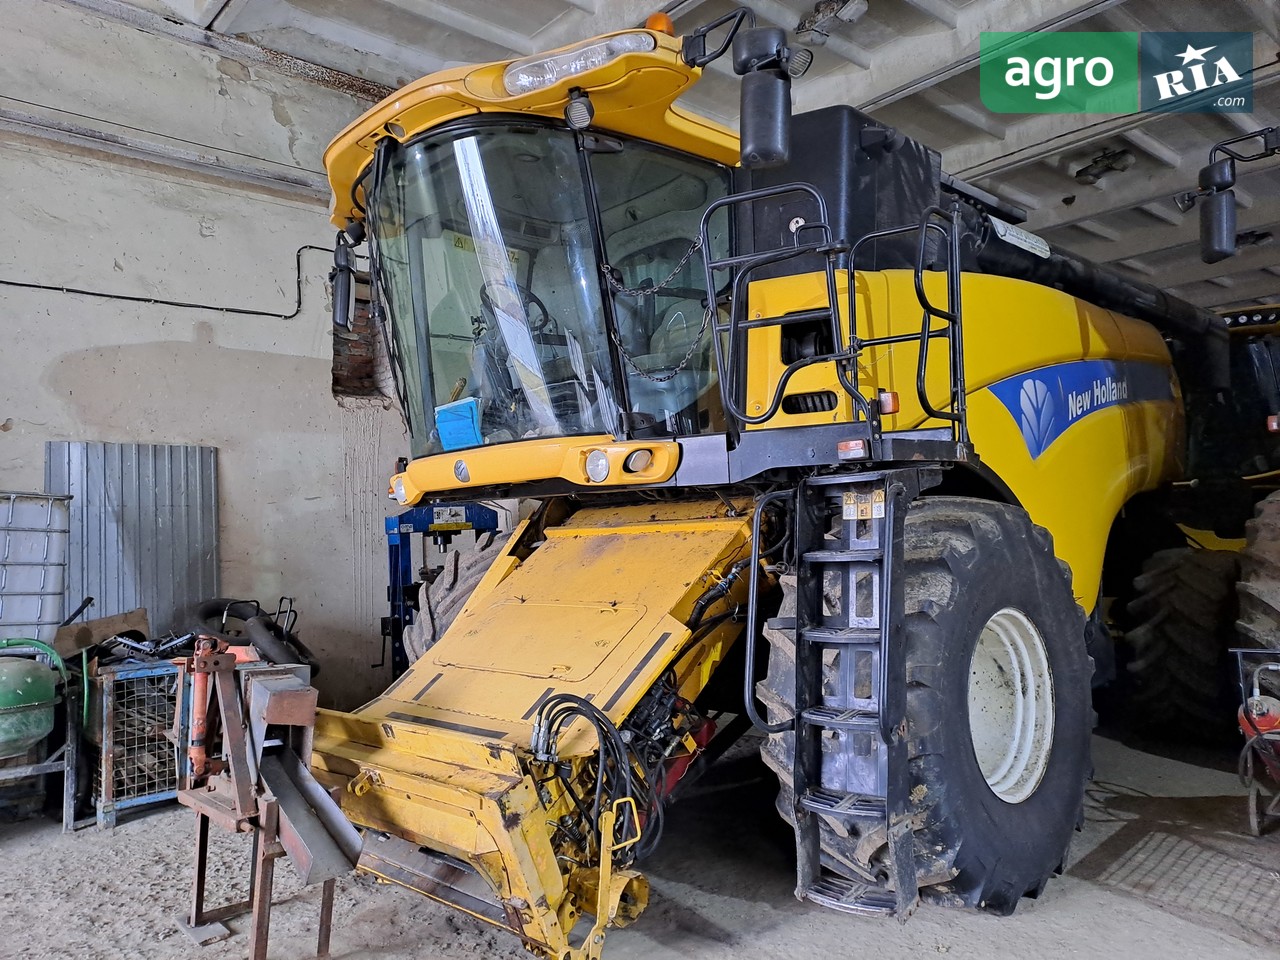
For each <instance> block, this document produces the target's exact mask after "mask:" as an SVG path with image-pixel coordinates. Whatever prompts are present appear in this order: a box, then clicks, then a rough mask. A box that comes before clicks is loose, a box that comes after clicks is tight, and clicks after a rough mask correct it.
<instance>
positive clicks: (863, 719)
mask: <svg viewBox="0 0 1280 960" xmlns="http://www.w3.org/2000/svg"><path fill="white" fill-rule="evenodd" d="M800 716H801V717H802V718H803V719H804V722H805V723H809V724H812V725H813V726H815V727H826V728H827V729H829V730H859V731H862V732H864V733H878V732H879V731H880V715H879V714H877V713H872V712H870V711H869V710H842V709H839V708H838V707H810V708H809V709H808V710H804V711H802V712H801V714H800Z"/></svg>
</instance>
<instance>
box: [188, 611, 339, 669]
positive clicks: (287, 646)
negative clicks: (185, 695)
mask: <svg viewBox="0 0 1280 960" xmlns="http://www.w3.org/2000/svg"><path fill="white" fill-rule="evenodd" d="M224 617H225V618H228V619H232V620H240V621H241V622H243V623H244V633H242V634H234V633H226V632H224V631H222V630H220V629H217V628H214V627H211V626H210V625H209V624H210V621H216V622H217V623H218V625H219V626H221V625H222V621H223V619H224ZM192 619H193V620H194V623H192V625H191V627H190V630H191V632H192V633H195V634H197V635H199V636H205V637H213V638H214V639H215V640H221V641H222V642H223V643H225V644H227V645H228V646H239V647H243V646H248V645H252V646H253V647H254V648H255V649H256V650H257V651H258V652H259V653H261V654H262V655H263V656H264V657H266V658H267V659H268V660H270V661H271V662H272V663H304V664H306V665H307V666H308V667H310V668H311V676H312V677H315V676H318V675H319V673H320V663H319V661H318V660H317V659H316V657H315V654H313V653H312V652H311V651H310V650H309V649H308V648H307V646H306V644H304V643H303V642H302V641H301V640H299V639H298V638H297V636H296V635H294V634H293V633H290V632H288V631H286V630H285V629H284V627H283V626H282V625H281V624H278V623H276V622H275V621H274V620H273V619H272V618H271V617H269V616H267V615H266V614H264V613H263V612H262V605H261V604H259V603H258V602H257V601H255V600H234V599H230V598H228V597H214V598H213V599H211V600H205V601H204V602H202V603H199V604H197V605H196V606H195V608H194V610H193V612H192Z"/></svg>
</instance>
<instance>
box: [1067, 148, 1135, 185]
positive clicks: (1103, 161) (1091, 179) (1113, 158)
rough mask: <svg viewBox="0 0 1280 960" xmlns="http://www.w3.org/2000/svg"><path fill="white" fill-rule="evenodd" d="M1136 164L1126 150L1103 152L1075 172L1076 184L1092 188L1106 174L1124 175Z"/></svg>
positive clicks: (1132, 156)
mask: <svg viewBox="0 0 1280 960" xmlns="http://www.w3.org/2000/svg"><path fill="white" fill-rule="evenodd" d="M1136 162H1137V158H1136V157H1135V156H1134V155H1133V154H1132V153H1130V152H1129V151H1128V150H1104V151H1103V152H1102V153H1100V154H1098V155H1097V156H1096V157H1094V158H1093V160H1092V161H1090V162H1089V163H1087V164H1085V165H1084V166H1083V167H1081V168H1080V169H1079V170H1077V171H1076V172H1075V178H1076V182H1077V183H1083V184H1085V185H1086V186H1092V185H1093V184H1095V183H1097V182H1098V181H1099V180H1101V179H1102V178H1103V177H1104V176H1106V175H1107V174H1108V173H1111V172H1113V171H1114V172H1115V173H1124V171H1126V170H1128V169H1129V168H1130V167H1132V166H1133V165H1134V163H1136Z"/></svg>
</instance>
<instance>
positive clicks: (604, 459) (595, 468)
mask: <svg viewBox="0 0 1280 960" xmlns="http://www.w3.org/2000/svg"><path fill="white" fill-rule="evenodd" d="M587 479H588V480H590V481H591V482H592V483H604V482H605V481H606V480H608V479H609V455H608V454H607V453H605V452H604V451H603V450H592V451H591V452H590V453H588V454H587Z"/></svg>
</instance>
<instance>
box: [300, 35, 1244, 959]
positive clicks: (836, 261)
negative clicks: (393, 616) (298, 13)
mask: <svg viewBox="0 0 1280 960" xmlns="http://www.w3.org/2000/svg"><path fill="white" fill-rule="evenodd" d="M663 20H664V18H661V17H659V18H657V19H655V20H652V21H651V22H650V24H649V25H647V26H646V27H645V28H643V29H636V30H628V31H623V32H620V33H614V34H609V35H606V36H603V37H599V38H596V39H594V40H590V41H587V42H585V43H581V44H577V45H575V46H572V47H567V48H564V49H561V50H556V51H552V52H550V53H547V54H545V55H540V56H536V57H530V58H527V59H523V60H518V61H514V62H503V63H493V64H487V65H483V66H476V67H463V68H458V69H453V70H449V71H445V72H442V73H438V74H434V75H432V76H429V77H426V78H424V79H422V80H420V81H418V82H416V83H413V84H411V85H409V86H408V87H406V88H405V89H403V90H401V91H399V92H398V93H396V94H395V95H393V96H392V97H390V98H388V99H387V100H385V101H384V102H382V103H381V104H379V105H378V106H377V107H375V108H374V109H373V110H371V111H370V112H369V113H368V114H366V115H365V116H363V117H361V118H360V119H359V120H358V121H356V122H355V123H354V124H352V125H351V126H350V127H349V128H348V129H346V130H345V131H344V132H343V133H342V134H341V135H340V136H339V137H338V138H337V140H335V142H334V143H333V144H332V146H331V147H330V148H329V150H328V152H327V154H326V156H325V162H326V166H327V168H328V171H329V176H330V180H331V183H332V186H333V191H334V221H335V223H336V224H337V225H338V226H339V227H340V228H341V232H340V234H339V238H340V244H339V250H338V266H337V269H336V271H335V278H336V284H335V286H336V289H337V292H338V296H337V297H336V298H335V299H336V302H337V311H338V315H339V319H342V318H343V310H344V308H345V302H344V296H343V291H344V290H346V289H348V287H349V283H350V266H349V265H350V248H351V246H353V245H354V244H356V243H359V242H362V241H363V240H364V239H366V238H367V239H368V241H369V243H370V246H369V253H370V258H371V271H372V276H373V286H374V289H375V291H376V305H375V310H376V312H377V315H378V316H379V317H380V318H381V320H382V321H383V323H384V325H385V330H386V331H387V337H388V343H389V346H390V350H391V354H392V359H393V361H394V365H395V369H396V373H397V380H398V386H399V391H400V399H401V402H402V405H403V408H404V412H405V416H406V418H407V422H408V425H409V430H410V435H411V440H412V453H413V459H412V461H411V462H408V463H407V466H406V467H405V468H404V469H403V470H402V471H401V472H399V473H398V474H396V476H394V477H393V478H392V480H391V484H390V489H391V494H392V496H393V497H394V498H395V499H396V500H397V501H399V502H400V503H401V504H418V503H442V504H456V503H459V502H462V501H469V500H475V499H485V498H493V497H528V498H535V499H537V500H538V501H539V502H540V506H539V507H538V509H537V510H536V512H535V513H534V514H533V515H532V516H531V517H530V518H529V519H528V520H526V521H524V522H523V523H521V524H520V525H519V526H518V528H517V529H516V530H515V531H514V532H513V533H512V535H511V536H510V538H509V539H508V540H506V541H505V543H503V544H502V545H500V546H495V547H493V548H492V549H491V550H490V551H489V552H488V553H487V554H484V555H483V556H481V559H483V560H485V561H486V562H488V561H491V565H489V566H488V568H487V572H485V573H484V575H483V577H482V579H480V580H479V584H478V586H476V587H475V589H474V592H473V593H471V595H470V596H469V598H468V599H467V600H466V602H465V604H464V605H462V607H461V611H460V613H459V614H458V615H457V618H456V619H455V620H453V622H452V624H451V625H448V626H447V629H443V631H442V632H440V631H437V632H438V633H439V638H438V639H437V640H435V642H434V643H433V644H432V645H430V646H429V648H428V649H426V651H425V653H424V654H423V655H422V656H421V657H420V658H419V659H417V661H416V662H415V663H413V664H412V665H411V666H410V667H409V669H408V670H407V671H406V672H404V673H403V675H401V676H399V677H398V679H397V680H396V681H395V683H394V684H393V685H392V686H391V688H390V689H388V690H387V692H386V693H384V694H383V695H382V696H381V697H378V698H377V699H376V700H374V701H373V702H371V703H369V704H367V705H366V706H364V707H362V708H361V709H360V710H358V711H356V712H355V713H351V714H342V713H323V712H322V715H321V717H320V719H319V721H318V723H317V728H316V739H315V756H314V766H315V769H316V772H317V775H318V776H319V777H321V778H322V779H324V780H325V781H326V782H328V783H330V784H331V785H333V786H340V787H341V788H342V793H341V797H342V800H341V802H342V806H343V808H344V810H345V811H346V812H347V814H348V816H349V817H350V818H351V819H352V820H353V821H354V822H355V823H356V824H358V825H360V826H361V827H362V828H364V830H365V845H364V853H363V855H362V857H361V861H360V865H361V868H362V869H364V870H366V871H368V872H370V873H373V874H376V875H378V876H380V877H383V878H385V879H387V880H391V881H394V882H397V883H401V884H404V885H405V886H408V887H411V888H413V889H416V890H419V891H421V892H422V893H424V894H426V895H428V896H431V897H433V898H436V899H438V900H441V901H443V902H445V903H449V904H452V905H453V906H455V907H458V908H460V909H462V910H465V911H467V912H468V913H471V914H473V915H475V916H477V917H480V918H482V919H485V920H488V921H491V922H493V923H495V924H497V925H499V926H502V927H504V928H507V929H509V930H511V931H512V932H514V933H515V934H516V935H517V936H519V937H521V938H522V939H523V941H524V943H525V944H526V945H527V946H528V947H529V949H531V950H532V951H534V952H535V953H538V954H541V955H544V956H547V957H554V958H557V960H560V958H580V957H595V956H597V955H598V954H599V952H600V949H601V945H602V943H603V940H604V936H605V930H606V928H607V927H610V926H622V925H624V924H625V923H628V922H630V921H632V920H634V919H635V918H636V917H637V916H638V915H639V914H640V912H641V911H642V910H643V908H644V906H645V903H646V900H647V883H646V880H645V878H644V876H643V875H642V874H641V873H640V872H639V871H638V870H637V869H636V865H637V863H639V862H640V861H642V859H643V857H644V855H645V854H646V853H648V852H649V851H650V850H652V849H653V848H654V846H655V844H656V843H657V842H658V838H659V837H660V835H661V831H662V823H663V817H664V811H665V810H666V807H667V803H668V801H669V799H670V798H671V796H672V795H673V793H675V792H676V791H678V789H679V787H680V784H681V782H682V780H683V781H686V782H687V780H688V779H690V778H692V777H693V776H694V775H695V774H696V771H697V769H698V767H699V766H700V765H702V764H704V763H706V762H709V761H710V760H711V759H712V758H714V757H715V756H717V755H718V754H719V753H721V752H722V751H723V749H724V747H725V745H726V744H727V743H728V742H730V741H731V740H732V739H733V738H734V737H735V736H737V735H739V734H740V733H742V732H743V731H744V729H745V728H746V727H748V726H750V725H754V726H756V727H758V728H760V729H761V730H763V731H764V732H765V733H767V734H768V737H767V739H766V740H765V742H764V747H763V753H764V757H765V760H766V761H767V762H768V764H769V765H770V766H771V767H772V768H773V769H774V770H775V771H776V772H777V774H778V778H779V781H780V784H781V790H780V794H779V804H778V805H779V810H780V812H781V813H782V815H783V816H784V817H785V818H786V819H787V820H788V821H790V822H791V824H792V825H793V826H794V828H795V833H796V858H797V886H796V893H797V896H800V897H802V898H806V899H808V900H810V901H813V902H815V903H819V904H824V905H827V906H830V907H833V908H836V909H840V910H846V911H849V912H853V913H865V914H894V913H896V914H898V915H901V916H905V915H906V914H907V913H908V912H909V911H910V910H911V909H912V908H913V907H914V905H915V904H916V902H917V900H918V897H919V896H921V895H924V896H927V897H930V898H932V899H935V900H940V901H943V902H950V903H957V904H966V905H970V906H973V907H981V908H985V909H988V910H992V911H996V912H1002V913H1004V912H1008V911H1010V910H1012V909H1013V908H1014V906H1015V904H1016V903H1017V901H1018V899H1019V898H1020V897H1022V896H1024V895H1028V894H1030V895H1034V894H1037V893H1039V891H1040V890H1041V888H1042V887H1043V886H1044V884H1045V882H1046V881H1047V879H1048V878H1049V876H1050V875H1051V874H1052V873H1053V872H1054V871H1055V870H1056V869H1058V868H1059V866H1060V865H1061V863H1062V860H1063V856H1064V851H1065V849H1066V846H1067V842H1068V839H1069V838H1070V836H1071V834H1072V831H1073V829H1074V828H1075V827H1076V825H1077V823H1078V821H1079V819H1080V816H1081V804H1082V798H1083V792H1084V786H1085V781H1086V778H1087V776H1088V772H1089V750H1088V740H1089V716H1090V708H1089V687H1090V661H1089V656H1088V654H1087V652H1086V633H1087V631H1086V622H1087V620H1088V618H1089V617H1090V616H1091V614H1092V612H1093V610H1094V607H1095V605H1096V603H1097V598H1098V595H1099V586H1100V579H1101V571H1102V568H1103V564H1104V559H1105V553H1106V547H1107V541H1108V536H1109V534H1110V533H1111V531H1112V528H1113V524H1114V522H1115V520H1116V517H1117V514H1118V513H1119V511H1120V510H1121V508H1122V507H1123V506H1124V505H1125V504H1126V502H1127V501H1129V500H1130V498H1132V497H1134V496H1135V495H1137V494H1139V493H1141V492H1142V491H1146V490H1151V489H1154V488H1156V487H1158V486H1159V485H1161V484H1163V483H1165V482H1166V481H1167V480H1169V479H1171V478H1173V477H1176V476H1178V475H1179V473H1180V470H1181V457H1182V450H1183V429H1182V424H1183V418H1182V409H1183V407H1182V391H1183V390H1190V389H1201V388H1204V389H1217V388H1220V387H1221V386H1222V383H1223V379H1224V377H1225V370H1226V363H1225V357H1226V337H1225V332H1226V331H1225V327H1224V326H1223V325H1222V323H1221V321H1220V320H1219V319H1218V318H1216V317H1213V316H1211V315H1209V314H1207V313H1204V312H1203V311H1200V310H1198V309H1196V308H1194V307H1192V306H1190V305H1189V304H1186V303H1182V302H1180V301H1177V300H1174V299H1172V298H1169V297H1167V296H1165V295H1164V294H1163V293H1161V292H1160V291H1158V290H1155V289H1153V288H1151V287H1147V286H1143V285H1141V284H1135V283H1132V282H1130V281H1127V280H1124V279H1122V278H1120V277H1118V276H1116V275H1114V274H1110V273H1108V272H1107V271H1105V270H1102V269H1101V268H1098V267H1096V266H1094V265H1092V264H1089V263H1087V262H1085V261H1082V260H1079V259H1077V258H1074V257H1072V256H1070V255H1068V254H1064V253H1062V252H1060V251H1055V250H1052V249H1050V247H1049V246H1048V244H1046V243H1045V242H1044V241H1042V240H1040V239H1039V238H1038V237H1035V236H1034V235H1032V234H1029V233H1025V232H1024V231H1021V230H1019V229H1018V228H1017V227H1015V226H1013V225H1012V224H1011V223H1009V222H1008V221H1009V220H1010V219H1016V217H1015V216H1014V215H1012V214H1011V213H1009V212H1007V211H1006V210H1005V208H1003V207H1002V206H1001V204H1000V202H999V201H998V200H997V199H996V198H995V197H993V196H990V195H989V194H986V193H984V192H982V191H980V190H977V189H975V188H973V187H970V186H968V185H966V184H964V183H962V182H959V181H957V180H955V179H953V178H951V177H949V176H947V175H946V174H944V173H942V171H941V169H940V165H939V158H938V155H937V154H936V153H935V152H933V151H931V150H929V149H928V148H927V147H925V146H924V145H922V144H920V143H917V142H915V141H913V140H911V139H909V138H906V137H904V136H902V135H901V134H900V133H898V132H897V131H894V130H892V129H889V128H886V127H884V126H882V125H880V124H877V123H876V122H875V121H873V120H872V119H871V118H869V117H867V116H865V115H863V114H860V113H858V112H857V111H856V110H853V109H851V108H845V107H838V108H829V109H825V110H820V111H816V112H813V113H810V114H804V115H800V116H797V117H795V118H792V117H791V115H790V104H789V95H790V94H789V85H790V80H791V76H792V75H798V74H799V73H801V72H802V71H803V68H804V66H805V62H806V53H805V52H804V51H800V50H796V49H794V48H790V47H788V46H787V43H786V38H785V36H784V34H783V33H782V31H780V30H773V29H764V28H761V29H757V28H755V27H754V26H752V25H751V17H750V14H749V12H747V11H745V10H738V11H735V12H733V13H731V14H729V15H727V16H725V17H723V18H721V19H720V20H718V21H716V22H715V23H712V24H708V25H707V26H706V27H704V28H701V29H699V30H698V31H695V32H694V33H693V34H691V35H690V36H687V37H684V38H676V37H674V36H672V35H671V31H670V29H669V21H668V22H663ZM730 47H732V60H733V65H734V69H735V71H736V72H737V73H738V74H739V75H741V77H742V94H743V107H742V116H741V123H742V133H741V142H740V141H739V138H738V137H737V136H735V135H734V134H732V133H731V132H730V131H728V130H726V129H723V128H721V127H719V126H717V125H716V124H714V123H711V122H709V121H707V120H703V119H700V118H698V117H696V116H693V115H691V114H689V113H687V112H685V111H684V110H682V109H681V108H680V107H678V106H676V105H675V100H676V99H677V98H678V97H679V96H681V95H682V94H683V93H685V92H686V91H687V90H688V89H689V88H690V87H691V85H692V84H693V83H695V82H696V81H697V80H698V77H699V76H700V74H701V72H702V70H703V68H704V67H705V66H706V65H707V64H708V63H710V62H711V60H713V59H714V58H715V57H717V56H719V55H721V54H724V53H725V52H727V51H728V50H729V49H730ZM1170 343H1173V344H1174V345H1175V346H1176V348H1177V349H1178V351H1179V353H1180V354H1181V356H1183V357H1184V358H1185V359H1186V360H1187V364H1186V367H1187V369H1186V371H1185V372H1183V373H1182V376H1181V377H1179V376H1178V375H1175V372H1174V366H1173V362H1172V360H1171V355H1170ZM477 556H480V555H477ZM465 582H466V578H465V577H463V578H461V579H460V580H459V584H460V585H461V584H464V583H465ZM446 599H448V600H449V601H450V603H451V604H456V602H457V600H458V598H457V597H456V596H455V597H452V598H446ZM446 605H447V604H446ZM429 613H430V611H426V610H424V611H423V612H422V615H423V616H424V617H426V616H428V614H429ZM436 626H437V627H444V624H443V623H437V624H436ZM1095 632H1096V631H1095ZM762 705H763V708H762ZM727 717H737V718H739V719H736V720H730V721H728V722H726V718H727Z"/></svg>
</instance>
